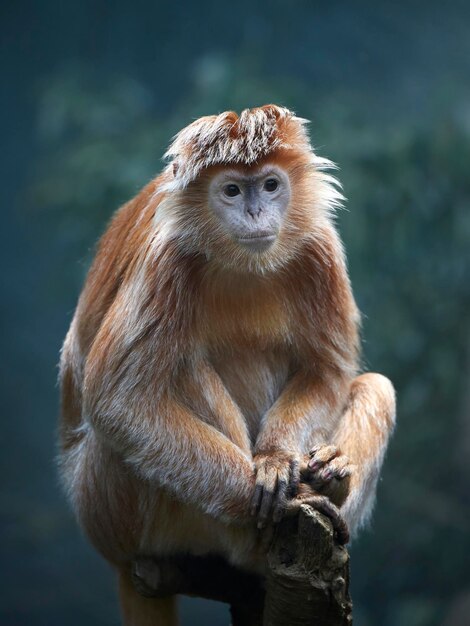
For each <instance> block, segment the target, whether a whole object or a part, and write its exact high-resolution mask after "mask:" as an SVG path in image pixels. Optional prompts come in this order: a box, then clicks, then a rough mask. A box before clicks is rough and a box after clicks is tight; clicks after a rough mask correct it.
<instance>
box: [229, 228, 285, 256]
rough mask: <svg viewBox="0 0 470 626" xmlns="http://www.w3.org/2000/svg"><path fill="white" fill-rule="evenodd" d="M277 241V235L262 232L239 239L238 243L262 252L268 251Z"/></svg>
mask: <svg viewBox="0 0 470 626" xmlns="http://www.w3.org/2000/svg"><path fill="white" fill-rule="evenodd" d="M275 240H276V234H275V233H273V232H268V231H260V232H257V233H252V234H250V235H244V236H243V237H238V240H237V241H238V243H240V244H241V245H242V246H245V247H246V248H249V249H250V250H254V251H256V252H262V251H263V250H267V249H268V248H269V247H270V246H271V245H272V244H273V243H274V242H275Z"/></svg>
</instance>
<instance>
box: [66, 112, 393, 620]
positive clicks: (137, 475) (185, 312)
mask: <svg viewBox="0 0 470 626" xmlns="http://www.w3.org/2000/svg"><path fill="white" fill-rule="evenodd" d="M306 124H307V121H306V120H304V119H302V118H299V117H298V116H296V115H295V114H294V113H293V112H292V111H290V110H288V109H286V108H284V107H280V106H276V105H265V106H262V107H257V108H252V109H246V110H244V111H242V112H241V113H240V114H239V115H238V114H237V113H235V112H231V111H229V112H225V113H221V114H218V115H213V116H207V117H202V118H200V119H198V120H196V121H194V122H192V123H191V124H189V125H188V126H187V127H186V128H184V129H183V130H181V131H180V132H179V133H178V134H177V135H176V137H175V138H174V140H173V142H172V144H171V145H170V147H169V149H168V151H167V152H166V154H165V158H166V161H167V165H166V167H165V168H164V170H163V171H162V173H161V174H160V175H159V176H157V177H156V178H155V179H154V180H152V181H151V182H150V183H148V184H147V185H146V186H145V187H144V188H143V189H142V190H141V191H140V192H139V193H138V194H137V196H136V197H135V198H133V199H132V200H130V201H129V202H127V203H126V204H125V205H124V206H123V207H121V209H120V210H119V211H118V212H117V214H116V215H115V216H114V218H113V219H112V221H111V223H110V224H109V226H108V228H107V230H106V232H105V234H104V235H103V237H102V238H101V241H100V243H99V246H98V250H97V253H96V256H95V259H94V261H93V263H92V265H91V268H90V270H89V273H88V276H87V279H86V282H85V286H84V288H83V291H82V293H81V295H80V298H79V301H78V304H77V308H76V311H75V314H74V316H73V319H72V322H71V326H70V329H69V331H68V333H67V336H66V338H65V341H64V345H63V348H62V352H61V362H60V384H61V407H62V409H61V415H62V417H61V421H60V427H59V436H60V450H61V451H60V471H61V476H62V480H63V484H64V486H65V489H66V491H67V494H68V497H69V500H70V502H71V504H72V507H73V509H74V511H75V514H76V516H77V518H78V521H79V524H80V525H81V527H82V528H83V529H84V531H85V533H86V535H87V536H88V538H89V539H90V541H91V543H92V544H93V545H94V547H95V548H96V549H97V550H98V551H99V553H100V554H101V555H102V556H103V557H104V558H105V559H107V560H108V561H109V562H110V563H111V564H113V566H115V568H116V569H117V572H118V577H119V589H120V601H121V607H122V612H123V616H124V621H125V624H126V625H127V626H129V625H136V626H145V625H148V624H162V625H164V626H172V625H174V624H176V623H177V617H176V608H175V600H174V598H163V599H162V598H160V599H153V600H151V601H150V600H148V599H147V598H143V597H141V596H139V594H138V593H137V591H136V589H135V588H134V586H133V584H132V581H131V573H132V567H133V564H135V563H136V561H137V560H138V559H139V556H140V555H149V554H154V555H171V554H191V555H205V554H218V555H221V556H223V557H224V558H226V559H227V561H228V562H230V563H232V564H234V565H237V566H240V567H244V568H246V569H250V570H253V571H263V567H264V566H265V565H264V563H265V551H264V552H263V549H262V548H260V545H261V544H260V542H259V533H260V532H262V529H265V528H266V527H267V526H269V525H272V524H275V523H277V522H278V521H279V520H280V519H281V518H282V517H283V515H285V514H288V513H289V512H292V511H295V510H298V508H299V506H300V504H301V503H304V502H307V503H310V504H312V506H314V507H317V508H318V509H319V510H321V511H322V512H324V513H325V514H326V515H327V516H328V517H330V519H331V520H332V523H333V526H334V527H335V529H336V531H337V533H338V537H339V540H340V541H343V542H345V541H347V540H348V530H347V529H349V532H350V533H351V535H355V534H356V533H357V532H358V530H359V529H360V528H361V527H362V526H363V525H364V524H365V522H366V521H367V520H368V518H369V516H370V513H371V509H372V506H373V502H374V497H375V491H376V484H377V480H378V477H379V473H380V469H381V466H382V462H383V458H384V454H385V451H386V448H387V444H388V440H389V436H390V434H391V432H392V430H393V428H394V423H395V394H394V388H393V386H392V383H391V382H390V381H389V380H388V379H387V378H386V377H384V376H382V375H380V374H374V373H360V371H361V370H360V358H361V357H360V343H359V328H360V315H359V312H358V308H357V306H356V303H355V300H354V297H353V294H352V289H351V285H350V280H349V276H348V271H347V265H346V260H345V253H344V250H343V245H342V243H341V241H340V238H339V235H338V232H337V229H336V227H335V223H334V216H335V211H336V209H337V208H338V207H339V206H341V204H342V202H343V200H344V199H343V196H342V193H341V189H340V187H339V183H338V182H337V180H336V178H335V177H334V176H333V175H332V174H331V170H332V168H333V167H334V166H333V163H332V162H331V161H329V160H328V159H326V158H323V157H320V156H318V155H317V154H316V152H315V151H314V149H313V148H312V146H311V143H310V139H309V136H308V133H307V127H306ZM259 529H261V531H260V530H259ZM264 550H265V549H264Z"/></svg>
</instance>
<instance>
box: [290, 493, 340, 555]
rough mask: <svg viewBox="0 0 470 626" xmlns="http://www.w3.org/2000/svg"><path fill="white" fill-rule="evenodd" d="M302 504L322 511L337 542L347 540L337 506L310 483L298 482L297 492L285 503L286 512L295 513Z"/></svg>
mask: <svg viewBox="0 0 470 626" xmlns="http://www.w3.org/2000/svg"><path fill="white" fill-rule="evenodd" d="M302 504H308V505H309V506H311V507H312V508H314V509H316V510H317V511H318V512H319V513H323V515H325V516H326V517H328V519H329V520H330V521H331V524H332V526H333V530H334V532H335V535H336V538H337V541H338V543H340V544H341V545H344V544H345V543H348V541H349V530H348V526H347V524H346V522H345V521H344V519H343V517H342V516H341V513H340V512H339V509H338V507H337V506H335V505H334V504H333V503H332V502H331V500H330V499H329V498H328V497H327V496H324V495H322V494H319V493H317V492H316V491H315V490H314V489H312V487H310V485H308V484H306V483H300V485H299V489H298V493H297V495H296V497H295V498H292V500H290V501H289V502H288V503H287V508H286V514H287V515H293V514H295V513H297V512H298V511H299V509H300V507H301V505H302Z"/></svg>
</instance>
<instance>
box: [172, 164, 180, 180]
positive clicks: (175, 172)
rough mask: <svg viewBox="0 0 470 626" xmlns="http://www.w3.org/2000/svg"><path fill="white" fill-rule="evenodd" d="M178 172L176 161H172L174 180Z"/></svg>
mask: <svg viewBox="0 0 470 626" xmlns="http://www.w3.org/2000/svg"><path fill="white" fill-rule="evenodd" d="M178 170H179V165H178V163H177V162H176V161H173V176H174V177H175V178H176V176H177V174H178Z"/></svg>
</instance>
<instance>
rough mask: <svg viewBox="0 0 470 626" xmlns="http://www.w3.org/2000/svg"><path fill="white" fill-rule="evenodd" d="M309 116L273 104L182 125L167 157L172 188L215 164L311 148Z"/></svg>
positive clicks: (254, 161) (225, 113) (250, 163)
mask: <svg viewBox="0 0 470 626" xmlns="http://www.w3.org/2000/svg"><path fill="white" fill-rule="evenodd" d="M306 123H307V120H304V119H302V118H300V117H296V116H295V114H294V113H293V112H292V111H289V109H286V108H284V107H279V106H276V105H274V104H268V105H265V106H262V107H257V108H253V109H245V110H244V111H242V112H241V113H240V115H237V113H235V112H234V111H225V112H224V113H220V114H219V115H210V116H206V117H201V118H200V119H198V120H196V121H194V122H193V123H192V124H189V126H186V128H183V130H181V131H180V132H179V133H178V134H177V135H176V137H175V138H174V140H173V143H172V144H171V145H170V147H169V149H168V151H167V152H166V154H165V158H166V159H167V160H169V165H168V168H167V171H168V172H170V173H172V174H173V176H174V179H173V185H171V186H172V187H173V188H175V187H176V188H184V187H186V186H187V185H188V184H189V183H190V182H191V181H193V180H195V179H196V178H197V176H198V174H199V173H200V172H201V170H203V169H205V168H207V167H210V166H212V165H233V164H237V163H243V164H245V165H252V164H254V163H256V162H257V161H259V160H260V159H262V158H263V157H265V156H266V155H268V154H269V153H271V152H273V151H274V150H279V149H287V150H302V151H304V152H305V151H307V152H309V151H310V150H311V148H310V143H309V140H308V135H307V132H306V130H305V125H306Z"/></svg>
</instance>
